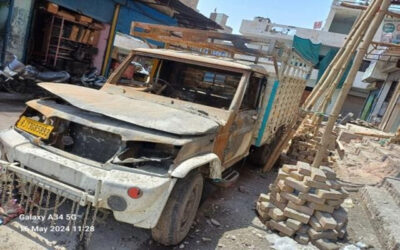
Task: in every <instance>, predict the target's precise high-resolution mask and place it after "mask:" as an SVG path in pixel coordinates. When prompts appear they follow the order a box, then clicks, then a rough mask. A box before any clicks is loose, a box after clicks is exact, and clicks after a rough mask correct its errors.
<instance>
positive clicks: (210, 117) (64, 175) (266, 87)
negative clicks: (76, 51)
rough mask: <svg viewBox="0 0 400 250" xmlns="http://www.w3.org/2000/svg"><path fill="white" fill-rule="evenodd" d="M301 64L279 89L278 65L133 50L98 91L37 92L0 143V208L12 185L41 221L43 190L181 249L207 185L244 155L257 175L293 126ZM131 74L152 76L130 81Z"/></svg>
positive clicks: (295, 63)
mask: <svg viewBox="0 0 400 250" xmlns="http://www.w3.org/2000/svg"><path fill="white" fill-rule="evenodd" d="M299 60H300V57H298V56H296V55H295V54H294V52H293V53H292V54H291V55H290V56H288V59H287V61H286V64H285V66H284V65H281V67H284V68H283V69H282V74H281V77H280V78H281V79H280V80H279V79H278V76H277V73H276V72H275V71H274V69H275V67H274V64H273V63H271V64H270V65H266V66H260V65H254V64H246V63H239V62H236V61H234V60H232V59H221V58H216V57H212V56H204V55H195V54H193V53H187V52H178V51H172V50H165V49H137V50H134V51H132V53H131V54H130V55H129V56H128V57H127V58H126V60H125V61H124V62H123V63H122V64H121V65H120V66H119V67H118V68H117V69H116V70H115V71H114V72H113V73H112V74H111V76H110V78H109V79H108V81H107V83H106V84H105V85H104V86H103V88H102V89H100V90H94V89H89V88H85V87H80V86H74V85H68V84H59V83H40V84H39V85H40V86H41V87H42V88H43V89H45V90H47V91H48V92H50V93H51V94H52V97H47V98H42V99H38V100H32V101H29V102H27V108H26V110H25V111H24V112H23V114H22V115H21V116H20V118H19V120H18V121H17V122H16V124H15V126H13V127H12V128H10V129H8V130H6V131H2V132H1V133H0V153H1V159H2V161H0V166H1V172H0V173H1V174H2V176H3V177H2V176H1V175H0V181H2V185H3V186H2V188H1V189H0V192H1V193H2V196H3V202H4V196H13V195H12V194H14V195H15V193H16V192H14V190H13V191H11V190H10V192H7V190H8V189H7V188H6V186H7V185H10V183H15V182H16V179H18V181H17V182H18V183H19V185H16V186H15V187H14V188H19V189H18V192H17V193H18V197H19V199H21V200H24V201H25V202H27V204H28V203H29V202H30V203H29V204H28V205H27V207H28V208H29V207H30V209H35V208H36V209H37V210H39V211H38V213H40V209H41V207H42V205H43V203H45V200H46V199H45V198H43V196H46V194H43V192H45V191H44V190H50V191H51V192H52V193H55V194H56V198H57V199H61V198H67V199H69V200H71V201H72V202H73V204H74V205H75V207H77V206H78V207H79V206H81V207H86V206H88V207H89V206H90V205H91V206H92V207H94V208H96V211H97V209H107V210H111V211H112V213H113V215H114V217H115V219H116V220H118V221H121V222H125V223H129V224H133V225H134V226H136V227H141V228H148V229H151V231H152V236H153V238H154V239H155V240H156V241H158V242H160V243H162V244H164V245H174V244H177V243H179V242H180V241H182V240H183V239H184V238H185V236H186V235H187V233H188V232H189V229H190V227H191V225H192V222H193V220H194V218H195V216H196V211H197V209H198V207H199V203H200V199H201V196H202V191H203V181H204V179H210V180H211V181H214V182H223V181H224V176H225V173H227V172H229V171H232V169H231V167H232V166H233V165H234V164H235V163H237V162H238V161H240V160H242V159H244V158H245V157H247V156H248V155H249V154H250V158H251V159H252V160H253V162H255V163H259V164H264V163H265V161H266V159H267V156H268V150H269V149H270V148H271V146H273V144H274V142H276V141H277V140H276V137H277V135H278V133H279V131H282V128H284V127H286V126H288V125H289V124H290V123H291V122H293V121H294V119H295V118H296V115H297V112H298V107H299V103H300V98H301V96H302V92H303V90H304V88H305V82H306V78H307V74H308V73H309V71H310V67H309V66H308V64H306V63H304V62H301V63H299ZM134 62H135V63H140V64H141V65H146V66H145V67H146V70H148V71H149V75H148V76H146V77H142V78H135V77H133V78H132V77H131V78H129V77H126V74H124V73H125V70H126V69H127V68H128V66H130V65H134ZM268 69H272V70H271V71H272V73H271V72H270V73H269V70H268ZM278 139H279V138H278ZM10 178H11V179H10ZM21 183H22V184H21ZM35 192H38V193H39V194H37V195H36V197H37V198H29V197H30V196H32V195H35ZM47 192H49V191H47ZM6 193H7V195H6ZM48 196H49V195H48ZM14 197H15V196H14ZM39 197H40V198H39ZM21 202H22V201H21ZM55 207H57V206H55ZM71 211H74V208H72V210H71Z"/></svg>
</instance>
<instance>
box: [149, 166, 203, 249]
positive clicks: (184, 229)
mask: <svg viewBox="0 0 400 250" xmlns="http://www.w3.org/2000/svg"><path fill="white" fill-rule="evenodd" d="M202 191H203V176H202V175H201V174H200V172H198V171H192V172H190V173H189V174H188V175H187V176H186V177H185V178H184V179H180V180H178V181H177V183H176V184H175V187H174V189H173V190H172V192H171V195H170V197H169V199H168V201H167V204H166V206H165V208H164V210H163V212H162V214H161V217H160V219H159V221H158V223H157V225H156V227H155V228H153V229H152V230H151V234H152V237H153V239H154V240H155V241H157V242H159V243H161V244H163V245H166V246H170V245H177V244H178V243H180V242H181V241H182V240H183V239H184V238H185V237H186V235H187V234H188V232H189V230H190V227H191V226H192V223H193V220H194V218H195V217H196V213H197V209H198V208H199V204H200V199H201V194H202Z"/></svg>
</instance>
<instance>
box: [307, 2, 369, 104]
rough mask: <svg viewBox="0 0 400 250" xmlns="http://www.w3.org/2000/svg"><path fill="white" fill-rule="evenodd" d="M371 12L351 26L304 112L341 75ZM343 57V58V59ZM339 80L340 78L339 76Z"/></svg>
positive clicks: (366, 12) (308, 99) (308, 100)
mask: <svg viewBox="0 0 400 250" xmlns="http://www.w3.org/2000/svg"><path fill="white" fill-rule="evenodd" d="M372 11H373V7H372V6H371V9H368V10H367V11H364V12H363V13H362V14H361V16H360V17H359V18H358V19H357V22H356V23H355V25H354V26H353V28H352V29H351V31H350V34H349V36H348V38H347V40H346V41H345V43H344V45H343V46H342V47H341V48H340V50H339V52H338V53H337V54H336V56H335V57H334V59H333V60H332V62H331V63H330V64H329V66H328V68H327V69H326V70H325V72H324V74H323V75H322V77H321V79H320V80H319V81H318V84H317V86H316V88H315V89H314V90H313V91H312V93H311V94H310V96H309V97H308V98H307V100H306V102H305V103H304V105H303V107H304V109H306V110H310V109H311V107H312V106H313V105H314V104H315V103H316V102H317V100H318V99H319V98H320V96H321V94H322V93H323V92H324V91H325V90H326V89H327V88H328V86H329V85H330V84H331V82H332V80H333V79H334V77H337V76H338V74H340V73H341V74H343V73H342V72H341V71H340V68H341V67H342V66H343V64H344V63H345V62H346V60H347V58H350V57H351V55H352V54H353V53H354V51H355V48H356V47H357V46H358V44H359V40H358V39H359V37H360V36H361V34H362V33H363V32H364V30H365V29H367V25H366V24H367V23H366V19H367V18H369V19H372V17H371V13H372ZM343 55H345V57H343ZM340 79H341V76H340Z"/></svg>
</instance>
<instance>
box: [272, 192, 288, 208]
mask: <svg viewBox="0 0 400 250" xmlns="http://www.w3.org/2000/svg"><path fill="white" fill-rule="evenodd" d="M282 194H283V193H280V194H279V196H280V197H282ZM271 203H272V204H274V206H275V207H277V208H279V209H280V210H282V211H283V209H285V207H286V205H287V203H282V202H279V201H278V200H277V199H276V196H271Z"/></svg>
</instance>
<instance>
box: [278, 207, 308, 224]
mask: <svg viewBox="0 0 400 250" xmlns="http://www.w3.org/2000/svg"><path fill="white" fill-rule="evenodd" d="M283 215H284V216H286V217H288V218H292V219H295V220H298V221H300V222H302V223H304V224H307V223H308V221H309V220H310V216H309V215H307V214H305V213H302V212H298V211H296V210H294V209H291V208H288V207H286V208H285V210H283Z"/></svg>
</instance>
